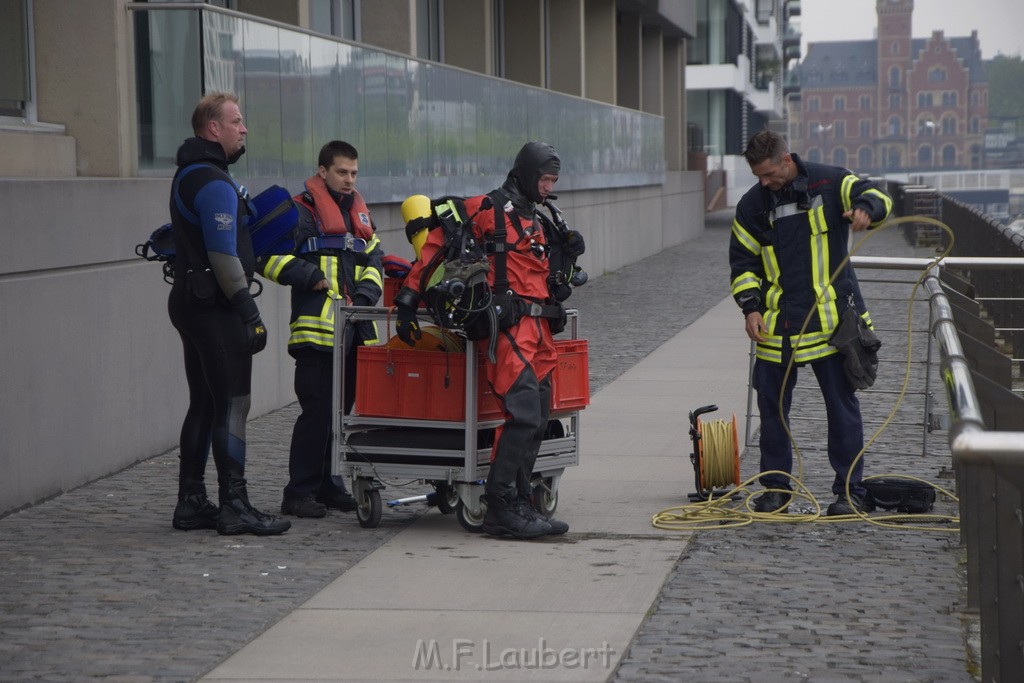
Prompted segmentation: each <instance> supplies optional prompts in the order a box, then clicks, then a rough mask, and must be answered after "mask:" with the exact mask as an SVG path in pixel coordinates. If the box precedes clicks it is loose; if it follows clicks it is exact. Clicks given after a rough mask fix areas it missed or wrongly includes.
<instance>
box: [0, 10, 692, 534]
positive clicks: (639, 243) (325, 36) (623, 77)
mask: <svg viewBox="0 0 1024 683" xmlns="http://www.w3.org/2000/svg"><path fill="white" fill-rule="evenodd" d="M0 13H2V15H3V16H4V22H3V23H4V28H3V37H4V38H5V41H4V48H3V50H4V55H5V58H4V59H3V60H0V62H2V66H0V206H3V207H4V233H5V235H6V236H7V237H8V240H9V241H8V248H6V249H4V250H3V251H2V252H0V311H2V315H3V325H2V326H0V376H2V377H3V378H4V380H5V391H4V392H3V395H2V397H0V422H2V429H0V467H2V468H3V470H4V472H5V476H4V477H3V478H2V479H0V514H3V513H4V512H6V511H10V510H13V509H17V508H18V507H20V506H23V505H28V504H31V503H33V502H35V501H38V500H41V499H44V498H46V497H48V496H50V495H54V494H56V493H59V492H60V491H62V490H66V489H68V488H71V487H74V486H76V485H78V484H81V483H83V482H85V481H89V480H91V479H95V478H96V477H100V476H103V475H104V474H107V473H109V472H112V471H116V470H118V469H120V468H123V467H125V466H127V465H130V464H132V463H133V462H135V461H137V460H138V459H140V458H144V457H147V456H149V455H153V454H157V453H161V452H165V451H167V450H168V449H170V448H172V447H173V446H174V445H175V443H176V442H177V438H178V430H179V428H180V423H181V419H182V416H183V414H184V408H185V405H186V403H187V401H186V396H185V385H184V380H183V377H182V363H181V349H180V342H179V341H178V339H177V336H176V333H175V332H174V330H173V328H172V327H171V325H170V323H169V321H168V319H167V312H166V297H167V285H166V284H165V283H164V282H163V280H162V278H161V274H160V272H159V271H160V269H159V267H158V266H156V265H154V264H151V263H147V262H145V261H143V260H142V259H139V258H138V257H137V256H136V254H135V245H136V244H138V243H140V242H141V241H143V240H144V238H145V237H146V236H148V234H149V233H150V232H151V231H152V230H153V229H154V228H156V227H157V226H158V225H160V224H162V223H164V222H166V221H167V220H168V218H167V216H168V213H167V211H168V209H167V201H168V192H169V188H170V182H169V178H170V176H171V174H172V172H173V164H172V157H173V154H174V151H175V149H176V147H177V145H178V144H180V142H181V140H183V139H184V138H186V137H189V136H191V130H190V126H189V118H190V115H191V111H192V108H193V107H194V105H195V102H196V101H197V100H198V98H199V97H200V96H201V94H202V93H203V92H207V91H211V90H219V89H226V90H232V91H234V92H237V93H238V94H239V95H240V97H241V105H242V110H243V114H244V115H245V117H246V124H247V126H248V128H249V140H248V144H247V153H246V155H245V156H244V157H243V160H242V161H241V162H239V163H238V164H236V165H235V166H234V167H233V170H234V173H235V176H236V177H237V178H238V179H239V180H240V181H241V182H242V183H244V184H245V185H247V186H248V187H249V189H250V191H252V192H258V191H260V190H262V189H263V188H265V187H267V186H269V185H272V184H280V185H283V186H285V187H287V188H289V189H291V190H293V191H298V189H299V188H301V184H302V181H303V180H304V179H305V178H306V177H308V176H309V175H310V174H311V173H312V172H314V171H315V159H316V152H317V151H318V150H319V148H320V146H321V145H322V144H323V143H324V142H325V141H327V140H329V139H335V138H341V139H347V140H349V141H351V142H352V143H353V144H355V145H356V147H357V148H358V149H359V150H360V184H359V187H360V190H361V191H362V193H363V195H364V196H365V197H366V198H367V200H368V202H369V204H370V208H371V210H372V211H373V214H374V219H375V222H376V223H377V225H378V227H379V232H380V236H381V240H382V242H383V244H384V248H385V251H386V252H388V253H394V254H398V255H401V256H405V257H407V258H411V257H412V248H411V246H410V245H409V244H408V242H407V240H406V238H405V236H404V231H403V226H402V222H401V217H400V212H399V210H398V207H399V204H400V202H401V201H402V200H403V199H404V198H405V197H406V196H408V195H409V194H417V193H422V194H427V195H431V196H440V195H443V194H462V195H469V194H474V193H479V192H484V191H487V190H489V189H491V188H493V187H495V186H496V185H497V184H500V182H501V181H502V180H503V179H504V176H505V173H506V171H507V170H508V166H509V165H510V164H511V160H512V158H513V157H514V155H515V153H516V151H517V150H518V149H519V147H520V146H521V145H522V143H523V142H525V141H526V140H529V139H544V140H546V141H547V142H550V143H551V144H553V145H554V146H555V147H556V148H557V149H558V150H559V152H560V153H561V155H562V159H563V173H562V177H561V179H560V180H559V190H560V192H559V195H560V198H559V201H558V203H559V206H560V207H561V208H562V209H563V210H564V211H565V214H566V216H567V217H569V218H570V219H571V220H572V221H573V222H574V223H575V227H578V228H579V229H580V230H581V231H583V232H584V233H585V234H586V236H587V241H588V249H587V254H586V256H585V257H584V259H585V263H584V264H583V265H584V267H585V268H587V270H588V271H589V272H590V273H591V274H592V275H599V274H601V273H604V272H607V271H611V270H614V269H616V268H619V267H622V266H623V265H626V264H628V263H631V262H634V261H636V260H639V259H642V258H644V257H646V256H649V255H651V254H654V253H657V252H658V251H660V250H661V249H664V248H666V247H669V246H673V245H676V244H679V243H681V242H683V241H685V240H686V239H688V237H690V236H692V235H694V234H696V233H698V232H699V231H701V230H702V229H703V206H704V196H703V174H702V173H698V172H691V171H688V170H687V168H686V163H687V159H686V149H685V136H684V131H685V121H686V101H685V54H686V43H687V41H688V40H689V39H690V38H691V37H692V36H693V35H694V33H695V24H696V4H695V2H694V0H660V1H659V0H515V1H514V2H513V1H511V0H219V1H216V2H213V1H211V2H208V3H201V2H156V1H151V2H127V1H126V0H76V1H75V2H67V1H65V0H0ZM11 18H13V19H11ZM9 19H10V21H9ZM8 34H9V35H8ZM7 38H9V39H10V40H9V41H8V40H6V39H7ZM624 296H625V294H624ZM257 302H258V303H259V305H260V309H261V313H262V316H263V319H264V321H265V322H266V323H267V325H268V327H269V329H270V333H271V341H270V344H269V345H268V348H267V350H266V351H264V352H263V353H261V354H259V355H258V356H256V358H255V368H254V386H253V408H252V411H251V415H252V416H256V415H259V414H262V413H264V412H267V411H269V410H273V409H276V408H278V407H280V406H283V405H286V404H288V403H291V402H292V401H294V394H293V393H292V388H291V386H292V362H291V360H290V358H289V357H288V356H287V354H286V352H285V344H286V340H287V329H288V293H287V291H286V290H285V289H284V288H281V287H276V286H274V285H267V286H266V287H265V288H264V291H263V293H262V295H261V296H260V297H259V298H258V299H257ZM585 315H586V313H585V312H583V313H582V316H581V320H585ZM593 333H598V331H593ZM282 457H285V454H284V453H282ZM172 483H173V475H169V477H168V492H171V486H172ZM281 483H282V484H283V483H284V482H281ZM170 495H173V492H171V493H170Z"/></svg>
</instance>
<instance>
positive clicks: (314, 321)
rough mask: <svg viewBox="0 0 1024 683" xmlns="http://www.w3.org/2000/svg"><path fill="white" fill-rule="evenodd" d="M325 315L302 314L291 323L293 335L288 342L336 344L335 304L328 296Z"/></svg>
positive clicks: (327, 345) (322, 344) (321, 344)
mask: <svg viewBox="0 0 1024 683" xmlns="http://www.w3.org/2000/svg"><path fill="white" fill-rule="evenodd" d="M325 309H326V310H325V311H324V315H323V316H321V317H316V316H312V315H300V316H299V317H298V318H296V319H295V321H294V322H292V324H291V326H290V327H291V336H289V338H288V344H289V345H291V344H316V345H317V346H324V347H326V348H333V346H334V306H333V305H332V301H331V299H330V298H328V299H327V300H326V302H325Z"/></svg>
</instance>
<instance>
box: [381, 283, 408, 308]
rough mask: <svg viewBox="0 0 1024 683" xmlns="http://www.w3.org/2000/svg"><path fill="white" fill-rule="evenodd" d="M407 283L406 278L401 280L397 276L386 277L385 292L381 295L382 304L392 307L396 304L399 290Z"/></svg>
mask: <svg viewBox="0 0 1024 683" xmlns="http://www.w3.org/2000/svg"><path fill="white" fill-rule="evenodd" d="M403 284H405V278H404V277H403V278H402V279H401V280H399V279H398V278H396V277H386V278H384V293H383V294H382V295H381V302H380V305H381V306H387V307H388V308H390V307H391V306H394V305H395V295H396V294H398V290H400V289H401V288H402V285H403Z"/></svg>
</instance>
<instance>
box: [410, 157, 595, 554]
mask: <svg viewBox="0 0 1024 683" xmlns="http://www.w3.org/2000/svg"><path fill="white" fill-rule="evenodd" d="M560 166H561V164H560V160H559V158H558V155H557V154H556V152H555V150H554V148H552V147H551V146H550V145H548V144H545V143H543V142H529V143H527V144H526V145H525V146H524V147H523V148H522V150H520V152H519V154H518V156H516V159H515V163H514V165H513V167H512V170H511V171H509V173H508V177H507V179H506V181H505V183H504V184H503V185H502V186H501V187H500V188H498V189H496V190H494V191H492V192H490V193H489V194H486V195H481V196H477V197H472V198H469V199H467V200H466V201H465V207H464V211H465V213H466V217H467V222H468V225H469V228H470V229H471V230H472V234H473V236H474V237H475V239H476V241H477V242H478V243H479V244H482V245H484V253H486V255H487V261H488V263H489V266H490V269H489V272H488V274H487V281H488V286H489V288H490V289H491V291H492V292H493V297H494V298H493V302H492V305H494V303H496V304H497V305H498V307H499V308H500V309H501V310H500V312H497V313H496V318H497V323H496V326H495V327H496V329H495V330H494V334H496V335H497V336H496V338H493V339H492V340H491V341H492V343H493V344H494V352H495V353H494V359H493V360H492V359H491V358H489V357H488V358H487V359H486V360H485V370H486V374H487V380H488V381H489V382H490V384H491V386H492V388H493V389H494V393H495V394H496V395H497V396H498V398H499V399H500V400H501V402H502V404H503V407H504V410H505V423H504V424H503V425H502V427H501V428H499V429H498V431H497V435H496V439H495V444H494V449H493V453H492V461H491V465H490V469H489V472H488V475H487V481H486V485H485V487H484V490H485V494H486V503H487V505H486V507H487V512H486V514H485V516H484V520H483V530H484V532H486V533H488V534H491V535H495V536H512V537H515V538H536V537H538V536H544V535H546V534H563V533H565V532H566V531H568V529H569V526H568V525H567V524H565V523H564V522H560V521H558V520H555V519H548V518H545V517H544V516H543V515H542V514H541V513H539V512H537V511H536V510H535V509H534V508H533V507H532V506H531V504H530V496H531V493H532V491H531V485H530V479H531V474H532V471H533V466H534V463H535V461H536V459H537V454H538V451H539V449H540V445H541V441H542V440H543V438H544V433H545V431H546V429H547V426H548V417H549V413H550V409H551V372H552V370H554V368H555V365H556V362H557V358H556V352H555V346H554V341H553V339H552V331H553V330H552V328H553V327H554V331H555V332H556V333H557V332H558V331H560V330H561V329H562V328H563V327H564V325H565V311H564V308H563V307H562V306H561V304H560V303H559V301H558V300H556V299H555V298H554V297H553V296H552V292H551V288H550V287H551V285H550V282H551V280H550V276H551V274H552V267H551V265H550V264H551V260H552V259H551V258H549V255H550V253H551V249H552V242H553V239H552V237H551V235H552V233H551V232H550V226H551V224H550V222H547V225H545V222H546V219H545V218H543V216H542V214H540V213H539V212H538V211H537V206H536V204H538V203H543V202H544V201H545V200H546V199H547V198H549V197H550V198H552V199H553V198H554V195H553V194H552V192H553V190H554V186H555V182H556V181H557V180H558V174H559V170H560ZM546 231H548V234H547V235H546V234H545V232H546ZM444 237H445V236H444V230H443V229H441V228H435V229H433V230H432V231H431V232H430V235H429V236H428V237H427V241H426V243H425V244H424V245H423V247H422V249H421V254H420V258H419V259H418V260H417V261H416V263H415V264H414V265H413V269H412V271H411V272H410V273H409V276H408V277H407V278H406V280H405V282H406V286H405V287H403V289H402V290H401V291H400V292H399V293H398V294H397V295H396V297H395V305H396V306H397V326H396V329H397V332H398V335H399V337H400V338H401V339H402V340H403V341H405V342H406V343H407V344H410V345H412V344H414V343H415V339H418V338H419V335H420V331H419V326H418V323H417V320H416V306H417V305H418V303H419V300H420V298H421V291H420V290H421V288H422V283H423V281H424V277H423V276H424V272H423V271H424V269H425V268H426V265H425V264H431V263H436V262H437V260H436V259H435V258H434V256H435V255H436V254H437V253H438V251H439V250H441V249H443V248H444ZM560 240H561V242H562V245H561V246H564V247H565V248H566V249H568V250H570V251H571V253H572V255H574V256H575V255H579V254H582V253H583V249H584V245H583V238H582V236H580V234H579V233H578V232H576V231H575V230H566V231H563V234H561V236H560ZM428 275H429V274H428ZM494 310H495V311H497V310H498V309H497V308H495V309H494Z"/></svg>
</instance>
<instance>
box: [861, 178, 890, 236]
mask: <svg viewBox="0 0 1024 683" xmlns="http://www.w3.org/2000/svg"><path fill="white" fill-rule="evenodd" d="M864 194H870V195H874V196H875V197H878V198H879V199H881V200H882V203H883V204H885V215H884V216H882V217H881V218H880V219H878V220H877V221H875V222H874V223H872V224H871V226H872V227H874V226H876V225H880V224H881V223H882V222H883V221H884V220H885V219H886V218H888V217H889V213H890V212H891V211H892V197H890V196H889V195H887V194H886V193H884V192H880V191H879V190H878V189H877V188H874V187H872V188H871V189H870V190H865V191H864Z"/></svg>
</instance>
